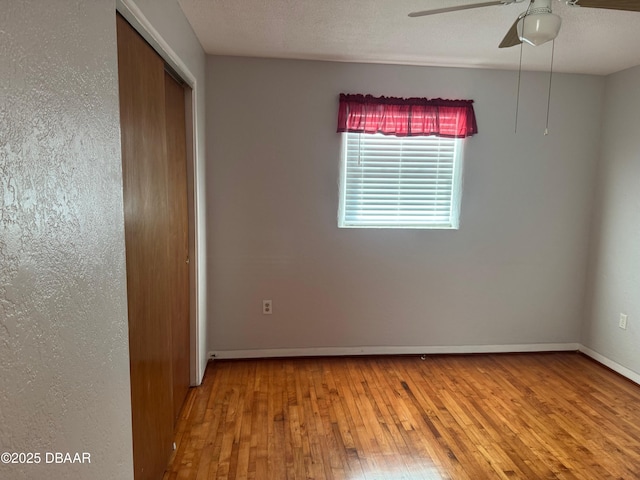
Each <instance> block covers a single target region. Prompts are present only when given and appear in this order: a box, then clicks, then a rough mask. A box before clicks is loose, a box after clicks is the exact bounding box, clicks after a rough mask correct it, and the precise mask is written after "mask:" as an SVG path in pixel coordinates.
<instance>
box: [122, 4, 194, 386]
mask: <svg viewBox="0 0 640 480" xmlns="http://www.w3.org/2000/svg"><path fill="white" fill-rule="evenodd" d="M116 11H117V13H119V14H120V15H122V16H123V17H124V19H125V20H127V22H129V24H130V25H131V26H132V27H133V28H134V29H135V30H136V31H137V32H138V34H140V36H141V37H142V38H144V39H145V40H146V41H147V43H148V44H149V45H151V47H152V48H153V49H154V50H155V51H156V52H157V53H158V55H160V57H161V58H162V59H163V60H164V62H165V63H166V64H167V65H168V66H169V67H170V68H171V70H172V73H173V74H175V75H176V76H178V77H179V78H180V80H182V82H183V83H184V86H185V117H186V132H187V197H188V198H187V200H188V209H189V259H190V262H189V285H190V292H189V295H190V298H189V324H190V343H191V349H190V355H191V358H190V368H189V371H190V372H189V378H190V384H191V386H197V385H199V384H200V382H201V380H202V376H203V374H204V371H203V368H202V362H201V361H200V358H201V357H202V355H204V354H205V352H202V351H201V348H200V340H201V339H200V331H201V330H200V327H201V322H204V319H203V318H201V315H200V312H199V309H198V305H199V304H200V297H201V296H202V292H201V291H200V283H199V281H198V277H199V270H200V263H201V261H202V260H201V257H200V255H199V253H200V252H199V245H198V232H199V229H200V228H202V227H203V226H200V225H199V222H198V201H197V191H196V186H197V185H198V170H199V169H198V168H197V167H198V165H200V164H201V163H202V162H203V161H204V159H202V158H199V156H198V139H197V133H196V132H197V131H198V120H197V115H196V112H197V108H196V105H197V102H198V99H199V98H200V95H201V93H200V87H199V85H198V84H197V82H196V77H195V75H193V73H191V71H190V70H189V68H188V67H187V66H186V65H185V63H184V62H183V61H182V59H181V58H180V57H179V56H178V54H177V53H176V52H175V51H174V50H173V49H172V48H171V47H170V46H169V44H168V43H167V42H166V41H165V40H164V39H163V38H162V36H161V35H160V34H159V33H158V31H157V30H156V29H155V28H154V27H153V25H152V24H151V22H149V20H147V18H146V17H145V16H144V15H143V13H142V11H140V9H139V8H138V6H137V5H136V4H135V3H133V1H132V0H116Z"/></svg>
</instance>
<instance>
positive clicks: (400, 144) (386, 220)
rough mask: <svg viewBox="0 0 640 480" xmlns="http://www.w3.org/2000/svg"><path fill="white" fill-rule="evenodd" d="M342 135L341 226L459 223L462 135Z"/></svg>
mask: <svg viewBox="0 0 640 480" xmlns="http://www.w3.org/2000/svg"><path fill="white" fill-rule="evenodd" d="M342 136H343V142H342V166H341V175H340V207H339V213H338V226H339V227H341V228H433V229H457V228H458V218H459V212H460V193H461V184H462V142H463V139H461V138H443V137H436V136H418V137H396V136H392V135H383V134H367V133H342Z"/></svg>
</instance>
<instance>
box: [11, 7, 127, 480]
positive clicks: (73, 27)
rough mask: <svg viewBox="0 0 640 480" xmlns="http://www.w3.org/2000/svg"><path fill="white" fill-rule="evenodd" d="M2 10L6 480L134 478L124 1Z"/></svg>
mask: <svg viewBox="0 0 640 480" xmlns="http://www.w3.org/2000/svg"><path fill="white" fill-rule="evenodd" d="M0 12H2V13H1V14H0V17H1V19H2V20H1V25H2V26H1V27H0V57H1V58H2V62H0V79H1V80H0V263H1V269H0V425H1V427H0V452H5V451H9V452H40V453H42V455H43V458H42V463H41V464H40V465H4V464H0V478H7V479H9V478H11V479H35V478H50V479H65V480H70V479H87V478H91V479H94V480H98V479H105V480H106V479H114V478H118V479H127V478H132V475H133V467H132V455H131V420H130V393H129V361H128V341H127V301H126V277H125V256H124V232H123V228H124V223H123V213H122V180H121V158H120V130H119V124H120V118H119V113H118V90H117V86H118V83H117V58H116V37H115V17H114V12H115V3H114V2H109V1H106V2H104V1H97V0H96V1H68V0H52V1H46V2H43V1H41V0H25V1H21V2H15V1H10V0H2V1H0ZM45 452H89V453H90V454H91V464H90V465H86V464H85V465H46V464H45V457H44V455H45Z"/></svg>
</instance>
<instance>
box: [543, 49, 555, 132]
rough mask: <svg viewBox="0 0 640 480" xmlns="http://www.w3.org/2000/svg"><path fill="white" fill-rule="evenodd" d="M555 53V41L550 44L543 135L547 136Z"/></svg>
mask: <svg viewBox="0 0 640 480" xmlns="http://www.w3.org/2000/svg"><path fill="white" fill-rule="evenodd" d="M555 52H556V41H555V39H554V40H553V41H552V42H551V66H550V68H549V93H548V95H547V124H546V126H545V127H544V134H545V135H549V109H550V107H551V80H552V79H553V56H554V54H555Z"/></svg>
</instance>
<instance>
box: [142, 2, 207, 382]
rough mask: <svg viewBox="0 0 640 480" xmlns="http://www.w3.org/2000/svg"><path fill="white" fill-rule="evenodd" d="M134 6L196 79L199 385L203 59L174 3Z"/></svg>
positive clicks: (203, 356)
mask: <svg viewBox="0 0 640 480" xmlns="http://www.w3.org/2000/svg"><path fill="white" fill-rule="evenodd" d="M134 2H135V4H136V5H137V7H138V8H139V9H140V11H141V12H142V13H143V15H144V16H145V17H146V18H147V20H148V21H149V22H150V23H151V24H152V25H153V27H154V28H155V29H156V31H157V32H158V33H159V34H160V35H161V36H162V38H163V39H164V41H165V42H167V44H168V45H169V46H170V47H171V49H172V50H173V51H174V52H175V53H176V54H177V55H178V56H179V57H180V59H181V60H182V61H183V62H184V64H185V65H186V66H187V68H188V69H189V71H190V72H191V74H192V75H193V76H194V77H195V79H196V91H197V94H196V116H197V132H196V136H197V141H196V148H197V151H198V161H197V163H196V168H197V181H198V183H197V185H195V188H196V196H197V202H198V205H197V212H196V214H197V217H198V222H199V226H200V230H199V231H198V236H197V239H196V240H197V243H198V250H199V257H198V260H199V262H198V290H199V297H198V302H199V303H198V306H197V308H198V313H199V316H200V324H199V325H198V328H199V331H198V333H199V345H198V350H199V354H200V355H199V358H198V362H199V371H198V372H196V374H197V375H196V377H197V378H194V377H193V376H192V381H193V382H194V383H198V384H199V383H200V381H201V380H202V375H204V370H205V368H206V365H207V360H208V357H207V349H206V342H207V320H206V317H207V311H206V305H207V272H206V269H207V265H206V261H207V250H206V249H207V243H206V232H207V230H206V223H207V219H206V197H205V188H206V187H205V154H206V153H205V146H206V141H205V116H206V114H205V106H206V104H205V97H206V81H205V72H206V57H205V54H204V51H203V50H202V47H201V46H200V43H199V41H198V39H197V38H196V36H195V34H194V33H193V30H192V29H191V25H190V24H189V22H188V21H187V19H186V17H185V16H184V13H183V12H182V10H181V9H180V6H179V5H178V2H177V1H176V0H134Z"/></svg>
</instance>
